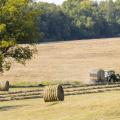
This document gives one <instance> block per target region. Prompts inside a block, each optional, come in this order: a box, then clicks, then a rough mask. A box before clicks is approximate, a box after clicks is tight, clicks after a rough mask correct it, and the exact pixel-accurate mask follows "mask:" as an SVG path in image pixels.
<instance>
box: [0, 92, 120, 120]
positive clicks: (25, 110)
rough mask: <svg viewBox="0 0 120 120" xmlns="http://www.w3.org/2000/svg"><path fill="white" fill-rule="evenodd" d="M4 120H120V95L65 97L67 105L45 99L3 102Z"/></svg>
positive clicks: (0, 116)
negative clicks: (48, 101) (45, 100)
mask: <svg viewBox="0 0 120 120" xmlns="http://www.w3.org/2000/svg"><path fill="white" fill-rule="evenodd" d="M0 119H1V120H56V119H57V120H120V92H119V91H118V92H105V93H100V94H99V93H96V94H87V95H79V96H69V97H65V101H64V102H54V103H44V101H43V99H34V100H24V101H23V100H20V101H10V102H0Z"/></svg>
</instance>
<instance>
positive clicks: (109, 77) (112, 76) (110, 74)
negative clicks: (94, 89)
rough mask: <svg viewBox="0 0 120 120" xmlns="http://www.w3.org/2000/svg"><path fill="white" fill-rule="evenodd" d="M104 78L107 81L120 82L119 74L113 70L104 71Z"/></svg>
mask: <svg viewBox="0 0 120 120" xmlns="http://www.w3.org/2000/svg"><path fill="white" fill-rule="evenodd" d="M105 80H106V82H107V83H115V82H120V75H119V74H116V73H115V71H113V70H110V71H105Z"/></svg>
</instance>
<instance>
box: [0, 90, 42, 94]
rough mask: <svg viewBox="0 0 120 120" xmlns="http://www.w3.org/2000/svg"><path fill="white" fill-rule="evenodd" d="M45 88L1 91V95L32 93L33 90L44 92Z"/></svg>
mask: <svg viewBox="0 0 120 120" xmlns="http://www.w3.org/2000/svg"><path fill="white" fill-rule="evenodd" d="M42 91H43V89H36V90H24V91H21V90H20V91H14V92H0V95H8V94H19V93H20V94H22V93H23V94H25V93H32V92H42Z"/></svg>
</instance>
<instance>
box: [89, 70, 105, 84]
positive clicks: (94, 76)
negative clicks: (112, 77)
mask: <svg viewBox="0 0 120 120" xmlns="http://www.w3.org/2000/svg"><path fill="white" fill-rule="evenodd" d="M90 80H91V81H92V82H94V83H96V82H105V71H104V70H102V69H95V70H92V71H91V72H90Z"/></svg>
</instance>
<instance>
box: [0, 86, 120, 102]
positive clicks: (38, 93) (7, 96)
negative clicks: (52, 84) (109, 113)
mask: <svg viewBox="0 0 120 120" xmlns="http://www.w3.org/2000/svg"><path fill="white" fill-rule="evenodd" d="M115 90H120V84H115V85H101V86H87V87H77V88H76V87H71V88H65V89H64V93H65V95H79V94H89V93H99V92H105V91H115ZM53 93H55V92H54V91H53V92H52V94H53ZM55 94H56V93H55ZM47 95H48V96H47V97H49V98H50V99H51V98H52V97H51V95H49V94H47ZM53 96H54V94H53ZM42 97H43V88H42V89H36V90H28V91H27V90H26V91H17V92H3V93H1V94H0V101H7V100H9V101H10V100H22V99H33V98H42Z"/></svg>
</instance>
